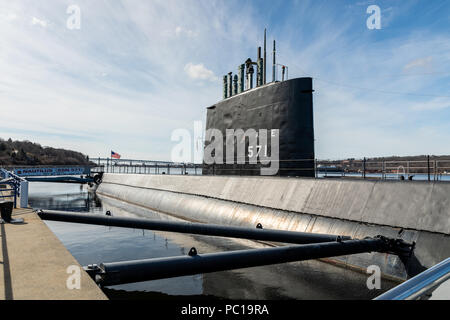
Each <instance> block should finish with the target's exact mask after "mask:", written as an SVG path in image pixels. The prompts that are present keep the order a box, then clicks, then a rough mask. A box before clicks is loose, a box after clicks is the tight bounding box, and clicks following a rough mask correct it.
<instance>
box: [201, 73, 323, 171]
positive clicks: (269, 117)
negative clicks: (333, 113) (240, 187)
mask: <svg viewBox="0 0 450 320" xmlns="http://www.w3.org/2000/svg"><path fill="white" fill-rule="evenodd" d="M312 93H313V81H312V78H296V79H291V80H286V81H282V82H273V83H270V84H266V85H263V86H260V87H257V88H254V89H251V90H247V91H245V92H243V93H240V94H237V95H235V96H232V97H230V98H227V99H225V100H223V101H220V102H218V103H216V104H215V105H213V106H210V107H209V108H208V109H207V121H206V130H209V129H217V130H219V131H221V132H222V135H223V137H226V136H227V134H226V130H227V129H234V130H238V129H242V130H244V131H247V130H249V129H254V130H256V131H259V130H261V129H266V130H268V132H272V130H274V129H278V130H279V153H278V154H279V157H277V158H278V159H274V160H272V161H279V165H278V168H279V169H278V170H277V171H276V173H274V174H273V175H279V176H297V177H314V176H315V170H314V119H313V95H312ZM225 140H226V139H224V142H223V161H222V163H219V161H217V162H215V163H206V162H204V163H203V174H204V175H252V176H253V175H261V170H260V169H261V168H262V167H267V166H268V165H267V164H266V165H264V164H263V163H261V162H259V161H258V163H257V164H250V163H249V161H248V152H247V151H248V142H247V143H246V163H245V164H242V163H238V162H239V161H238V157H239V155H238V153H237V148H236V150H235V154H234V155H233V156H232V157H233V158H234V161H233V163H232V164H230V163H229V162H228V163H227V161H226V157H227V154H226V141H225ZM210 143H211V141H205V151H206V148H207V147H208V145H209V144H210ZM268 149H269V155H268V156H270V155H271V154H273V153H272V151H273V150H272V146H271V142H270V139H268Z"/></svg>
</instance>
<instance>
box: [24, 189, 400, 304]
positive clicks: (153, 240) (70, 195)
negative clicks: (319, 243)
mask: <svg viewBox="0 0 450 320" xmlns="http://www.w3.org/2000/svg"><path fill="white" fill-rule="evenodd" d="M29 192H30V196H29V203H30V206H31V207H33V208H35V209H37V208H41V209H53V210H64V211H78V212H91V213H96V214H104V213H105V211H106V210H110V211H111V212H112V213H113V215H115V216H135V217H140V218H143V217H144V218H151V219H172V218H170V217H168V216H166V215H164V214H162V213H158V212H154V211H151V210H148V209H145V208H141V207H135V206H131V205H129V204H126V203H123V202H121V201H117V200H113V199H109V198H101V199H100V198H98V197H96V196H95V195H94V194H92V193H89V192H88V191H87V190H86V189H85V188H84V187H80V186H79V185H77V184H52V183H38V182H32V183H30V190H29ZM45 223H46V224H47V225H48V226H49V228H50V229H51V230H52V231H53V232H54V233H55V235H56V236H57V237H58V238H59V239H60V241H61V242H62V243H63V244H64V245H65V247H66V248H67V249H68V250H69V251H70V253H71V254H72V255H73V256H74V257H75V258H76V259H77V261H78V262H79V263H80V264H81V265H88V264H93V263H97V264H98V263H101V262H116V261H126V260H136V259H148V258H159V257H169V256H179V255H186V254H187V253H188V252H189V249H190V248H191V247H196V249H197V251H198V252H199V253H210V252H223V251H229V250H239V249H248V248H255V247H265V246H266V245H264V244H261V243H257V242H254V241H247V240H233V239H227V238H220V237H205V236H190V235H180V234H176V233H166V232H152V231H148V230H145V231H143V230H136V229H124V228H111V227H105V226H93V225H83V224H72V223H63V222H54V221H46V222H45ZM180 267H182V266H180ZM368 276H369V275H366V274H362V273H357V272H354V271H351V270H348V269H342V268H339V267H336V266H333V265H330V264H327V263H324V262H321V261H304V262H295V263H286V264H278V265H272V266H263V267H255V268H247V269H239V270H233V271H224V272H215V273H209V274H203V275H201V274H200V275H194V276H185V277H178V278H171V279H163V280H154V281H146V282H140V283H132V284H126V285H118V286H111V287H107V288H104V289H103V290H104V292H105V294H106V295H107V296H108V297H109V298H110V299H174V298H176V299H179V298H180V297H189V298H196V299H223V298H225V299H276V300H278V299H280V300H282V299H301V300H302V299H371V298H374V297H376V296H377V295H379V294H381V293H383V292H384V291H386V290H388V289H390V288H392V287H393V286H394V285H395V283H392V282H389V281H387V280H382V282H381V289H380V290H377V289H374V290H369V289H368V288H367V284H366V283H367V279H368Z"/></svg>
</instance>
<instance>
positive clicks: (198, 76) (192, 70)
mask: <svg viewBox="0 0 450 320" xmlns="http://www.w3.org/2000/svg"><path fill="white" fill-rule="evenodd" d="M184 71H185V72H186V73H187V75H188V76H189V77H191V78H192V79H195V80H209V81H217V80H218V78H217V77H216V76H215V75H214V72H212V71H211V70H209V69H207V68H206V67H205V66H204V65H203V64H193V63H190V62H189V63H188V64H186V65H185V66H184Z"/></svg>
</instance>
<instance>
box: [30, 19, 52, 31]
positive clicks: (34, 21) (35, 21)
mask: <svg viewBox="0 0 450 320" xmlns="http://www.w3.org/2000/svg"><path fill="white" fill-rule="evenodd" d="M31 24H32V25H40V26H41V27H43V28H46V27H47V26H48V22H47V21H45V20H41V19H38V18H36V17H33V18H32V19H31Z"/></svg>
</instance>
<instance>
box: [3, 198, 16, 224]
mask: <svg viewBox="0 0 450 320" xmlns="http://www.w3.org/2000/svg"><path fill="white" fill-rule="evenodd" d="M13 208H14V202H12V201H2V202H0V209H1V217H2V219H3V220H4V221H5V222H7V223H10V222H11V220H12V219H11V216H12V211H13Z"/></svg>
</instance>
